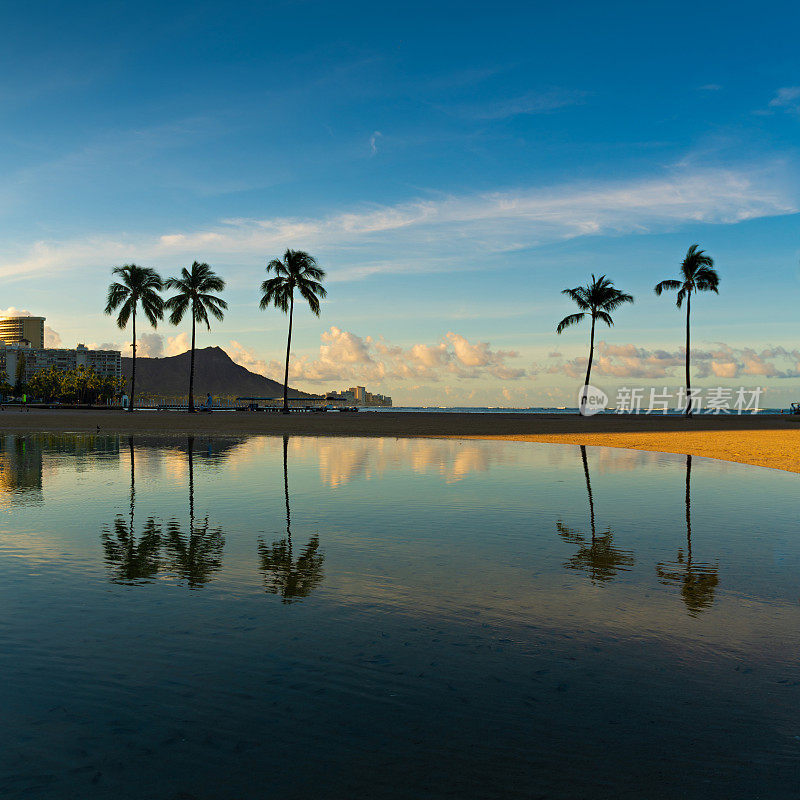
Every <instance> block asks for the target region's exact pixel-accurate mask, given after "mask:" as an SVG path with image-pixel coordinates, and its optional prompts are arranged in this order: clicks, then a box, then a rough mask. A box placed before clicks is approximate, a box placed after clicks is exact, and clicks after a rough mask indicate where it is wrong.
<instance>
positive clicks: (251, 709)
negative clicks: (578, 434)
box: [0, 433, 800, 800]
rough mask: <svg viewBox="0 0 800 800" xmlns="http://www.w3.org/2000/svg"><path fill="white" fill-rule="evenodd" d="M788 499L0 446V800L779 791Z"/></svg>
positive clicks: (740, 472)
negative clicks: (15, 799) (13, 799)
mask: <svg viewBox="0 0 800 800" xmlns="http://www.w3.org/2000/svg"><path fill="white" fill-rule="evenodd" d="M799 481H800V476H797V475H794V474H789V473H782V472H778V471H773V470H766V469H761V468H755V467H746V466H742V465H736V464H728V463H723V462H717V461H710V460H706V459H700V458H694V459H692V458H691V457H684V456H671V455H661V454H654V453H643V452H635V451H626V450H613V449H607V448H581V447H576V446H571V445H539V444H529V443H520V442H492V441H458V440H436V439H404V440H402V439H401V440H394V439H356V438H353V439H347V438H336V437H325V438H322V437H319V438H314V437H285V438H281V437H250V438H236V439H225V438H213V439H209V438H208V437H196V438H190V439H187V438H185V437H184V438H169V437H157V438H156V437H147V436H135V437H133V438H129V437H120V436H100V435H98V436H87V435H63V434H62V435H55V434H54V435H48V434H36V435H25V436H21V435H20V436H17V435H8V434H1V433H0V719H1V720H2V724H0V797H2V798H3V800H10V799H11V798H26V800H27V799H28V798H36V800H50V799H51V798H53V799H54V800H55V799H56V798H58V799H59V800H62V799H63V798H67V799H70V800H71V798H81V800H83V798H106V797H108V798H148V799H149V798H153V799H157V800H160V799H161V798H165V799H167V800H173V799H174V800H177V799H178V798H183V800H188V799H191V798H198V800H212V799H213V800H217V799H218V798H220V799H222V800H241V799H242V798H247V799H248V800H249V798H271V797H280V798H282V800H292V799H293V798H311V797H320V798H442V797H454V798H465V797H470V798H471V797H477V798H506V797H508V798H570V799H572V798H606V797H607V798H643V799H644V800H649V799H651V798H676V797H681V798H695V797H696V798H704V799H706V798H725V799H726V800H730V799H731V798H747V799H748V800H750V799H751V798H762V797H763V798H784V797H785V798H796V797H797V796H798V795H800V789H798V787H799V786H800V515H799V514H798V488H800V486H799Z"/></svg>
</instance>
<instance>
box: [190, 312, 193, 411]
mask: <svg viewBox="0 0 800 800" xmlns="http://www.w3.org/2000/svg"><path fill="white" fill-rule="evenodd" d="M189 413H190V414H194V308H192V355H191V358H190V361H189Z"/></svg>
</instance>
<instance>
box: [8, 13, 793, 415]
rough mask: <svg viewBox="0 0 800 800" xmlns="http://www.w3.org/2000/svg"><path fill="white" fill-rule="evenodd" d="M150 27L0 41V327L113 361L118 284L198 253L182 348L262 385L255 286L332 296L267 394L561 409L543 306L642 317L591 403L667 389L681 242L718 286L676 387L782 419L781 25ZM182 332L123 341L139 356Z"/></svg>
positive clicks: (701, 313) (788, 55) (564, 22)
mask: <svg viewBox="0 0 800 800" xmlns="http://www.w3.org/2000/svg"><path fill="white" fill-rule="evenodd" d="M310 7H313V9H314V13H313V14H308V13H307V12H308V9H309V8H310ZM155 8H156V7H155V6H152V5H150V4H143V5H142V6H141V7H140V8H138V7H137V9H135V10H130V9H126V10H125V11H124V12H123V11H122V10H121V9H120V8H118V7H113V6H107V5H103V4H91V3H90V4H87V5H86V6H85V7H84V9H83V11H82V15H74V14H71V13H67V11H66V9H61V8H57V7H56V8H55V10H54V13H53V14H52V15H51V17H50V18H49V19H48V20H47V21H45V22H42V20H41V19H40V15H39V14H36V13H34V11H32V10H28V11H25V10H22V9H15V11H14V14H13V17H12V16H11V15H8V19H7V20H5V21H6V23H7V30H8V31H9V37H8V38H9V46H8V47H7V48H6V50H5V52H4V53H3V54H2V56H0V58H2V60H3V65H4V67H5V71H6V74H8V76H9V79H8V81H7V87H6V90H5V92H4V94H3V95H2V97H0V107H2V108H3V109H4V117H5V119H4V122H5V125H4V147H3V149H2V151H0V169H2V171H3V175H4V189H3V191H2V193H0V230H2V232H3V237H2V241H3V247H2V248H0V278H2V281H3V286H4V292H3V299H2V301H0V315H1V314H3V313H4V312H8V311H11V313H14V312H15V311H16V312H19V311H20V310H22V311H27V312H29V313H31V314H32V315H37V316H44V317H46V318H47V323H46V324H47V326H48V327H49V329H50V330H49V333H48V332H47V331H46V339H47V338H48V337H49V344H50V346H57V345H60V346H62V347H74V346H75V344H76V343H77V342H86V343H87V345H90V346H91V345H94V346H97V347H101V346H102V347H107V346H109V345H113V346H114V347H115V348H117V347H118V348H119V349H122V350H123V355H126V354H127V353H126V352H125V348H124V344H125V342H126V341H127V340H128V338H129V337H128V335H127V333H123V332H121V331H119V330H117V329H116V328H115V326H114V324H113V320H111V319H109V318H104V316H103V314H102V307H103V296H104V293H105V290H106V287H107V285H108V283H109V281H110V270H111V268H112V267H114V266H118V265H120V264H123V263H129V262H135V263H140V264H142V265H144V266H153V267H155V268H156V269H157V270H158V271H159V272H160V273H161V275H162V276H164V277H167V276H169V275H173V274H176V273H177V272H178V271H179V270H180V268H181V267H185V266H188V265H189V264H191V263H192V261H193V260H195V259H197V260H200V261H207V262H208V263H209V264H211V265H212V267H213V268H214V269H215V270H216V271H217V272H218V273H219V274H220V275H221V276H223V277H224V278H225V279H226V281H227V282H228V288H227V290H226V292H225V298H226V299H227V300H228V302H229V303H230V311H229V313H228V314H227V315H226V319H225V320H224V322H222V323H220V324H218V325H216V326H215V328H214V330H212V331H211V333H207V332H205V331H199V332H198V347H204V346H208V345H212V344H214V345H219V346H221V347H223V348H224V349H225V350H226V351H227V352H228V353H229V354H230V355H231V356H232V357H233V358H234V360H236V361H238V362H239V363H241V364H243V365H244V366H246V367H248V368H249V369H251V370H254V371H257V372H261V373H263V374H266V375H268V376H269V377H271V378H273V379H275V380H279V381H280V380H282V365H281V361H282V357H283V353H282V351H283V349H284V347H285V319H284V317H283V315H281V314H278V313H275V312H260V311H259V310H258V285H259V284H260V282H261V281H262V280H263V279H264V277H265V273H264V267H265V266H266V263H267V261H268V260H269V259H271V258H275V257H279V256H280V255H281V253H282V252H283V250H284V249H285V248H286V247H292V248H296V249H303V250H307V251H309V252H310V253H312V254H313V255H314V256H316V257H317V258H318V260H319V262H320V265H321V266H322V267H324V268H325V269H326V271H327V272H328V281H327V282H326V285H327V286H328V289H329V297H328V299H327V300H326V301H325V302H324V303H323V306H322V315H321V317H320V319H316V318H314V317H313V316H312V315H311V314H309V313H308V312H307V311H305V312H304V311H298V313H297V316H296V320H295V329H294V337H295V338H294V344H293V353H294V357H293V362H292V371H291V372H290V385H292V386H295V387H296V388H299V389H303V390H306V391H310V392H319V391H322V390H325V389H328V388H329V387H331V386H336V385H342V386H349V385H368V386H370V387H371V389H372V390H373V391H376V392H380V393H384V394H390V395H392V396H393V398H394V401H395V404H396V405H404V404H408V403H409V401H411V400H412V398H413V405H512V406H521V407H524V406H538V405H545V406H549V405H574V404H575V396H576V394H577V389H578V386H579V385H580V383H581V382H582V372H583V371H585V368H584V367H583V366H582V365H583V364H585V361H584V359H585V357H586V350H587V340H588V332H587V331H585V330H583V329H581V328H576V329H574V330H571V331H569V332H568V333H564V334H563V335H562V336H560V337H557V336H556V333H555V326H556V324H557V322H558V320H559V319H561V318H562V317H563V316H564V315H565V314H567V313H570V311H571V309H570V307H569V301H568V300H567V299H566V298H562V297H561V295H560V292H561V290H562V289H564V288H567V287H573V286H578V285H581V284H584V283H585V282H586V281H587V280H588V278H589V275H590V273H596V274H598V275H599V274H607V275H608V276H609V277H610V278H611V279H612V280H613V281H614V283H615V285H616V286H618V287H619V288H620V289H622V290H624V291H626V292H630V293H631V294H633V295H634V296H635V299H636V302H635V304H634V305H633V306H631V307H629V308H624V309H621V310H620V311H619V312H618V314H616V315H615V323H616V324H615V327H614V328H611V329H603V330H602V331H599V332H598V342H599V343H598V348H597V353H596V357H595V366H594V368H593V373H592V375H593V378H594V380H593V382H594V383H596V385H598V386H600V387H602V388H603V389H605V390H606V391H607V392H608V393H609V394H610V395H613V394H614V391H615V390H616V388H617V387H619V386H621V385H624V384H627V385H631V384H632V383H635V384H636V385H644V386H647V387H650V386H655V387H659V388H660V387H661V386H671V387H674V386H678V385H680V384H681V383H682V376H681V371H682V365H683V357H682V350H681V347H682V342H683V324H684V320H683V316H682V314H681V312H679V311H678V310H677V309H676V308H675V303H674V300H673V299H671V298H667V297H662V298H657V297H655V296H654V294H653V286H654V285H655V283H656V282H657V281H659V280H661V279H663V278H665V277H668V276H670V275H672V274H674V273H675V272H676V270H677V266H678V264H679V263H680V261H681V259H682V258H683V255H684V254H685V252H686V249H687V248H688V247H689V246H690V245H691V244H693V243H695V242H697V243H699V245H700V247H702V248H703V249H705V250H706V251H707V252H708V253H709V254H710V255H711V256H712V257H713V258H714V260H715V262H716V266H717V269H718V271H719V273H720V277H721V283H720V294H719V296H704V297H701V298H699V299H698V301H697V303H696V305H694V304H693V311H692V313H693V326H692V327H693V351H694V348H695V347H696V349H697V353H694V352H693V361H694V365H695V370H696V371H695V379H696V381H697V385H698V386H706V387H708V386H717V385H724V386H740V385H743V386H749V387H752V386H756V385H761V386H765V387H766V388H767V393H766V394H765V396H764V397H763V398H762V403H763V404H764V405H766V406H771V407H776V406H783V405H786V404H788V402H789V401H791V400H796V399H798V398H797V397H796V396H795V394H796V391H795V387H796V386H797V378H798V376H800V350H798V346H797V344H796V342H797V330H796V321H795V317H796V313H795V311H794V307H795V305H796V298H797V291H798V288H800V269H798V257H799V256H800V242H798V216H797V215H798V208H799V207H800V198H799V197H798V191H797V188H796V187H797V177H798V162H799V159H798V152H797V145H796V140H797V133H798V126H800V74H799V73H798V72H797V70H796V68H795V66H794V61H795V55H794V49H795V42H794V37H793V35H792V30H793V26H792V25H786V26H782V27H781V28H780V29H778V28H776V26H775V24H774V19H776V18H785V19H787V20H788V19H790V18H792V17H796V15H797V12H796V10H795V9H794V7H793V6H792V5H790V4H789V3H768V10H765V9H763V8H762V9H760V11H759V13H758V15H755V14H748V13H746V12H745V11H742V12H741V13H737V12H736V10H735V9H732V10H731V11H730V13H729V14H728V15H727V16H725V17H724V18H722V19H721V18H720V15H719V14H718V13H716V12H715V11H714V10H713V9H702V8H697V7H696V6H695V5H691V6H690V5H689V4H688V3H678V4H670V5H669V6H668V5H666V4H652V5H649V6H648V8H646V9H643V8H641V7H639V6H637V5H636V4H633V3H617V4H615V5H614V6H613V8H612V9H610V10H609V9H608V8H604V9H601V8H598V7H596V6H595V5H592V4H589V3H579V4H577V5H576V6H574V7H571V8H570V9H565V10H558V9H554V8H523V7H521V6H520V4H501V5H500V6H499V7H498V6H496V5H494V6H493V7H492V12H491V14H490V13H489V12H488V9H486V10H484V13H483V20H482V24H480V25H476V24H475V22H476V21H475V17H474V15H472V16H471V18H470V19H469V20H461V19H459V18H458V16H457V15H453V14H452V12H451V10H448V9H446V8H444V7H441V8H433V9H430V8H428V7H426V6H422V5H421V4H413V3H412V4H410V5H408V6H407V7H404V9H403V12H402V14H401V13H399V12H393V11H388V10H385V9H383V10H376V9H374V8H372V7H370V6H368V5H367V4H358V3H351V4H347V5H346V6H344V7H341V6H339V7H337V8H336V9H333V8H329V7H326V6H324V5H319V6H316V5H314V4H299V5H298V4H285V5H280V6H275V7H270V8H269V9H265V8H260V7H258V6H256V5H253V6H250V5H246V4H245V5H237V7H236V8H231V9H227V10H221V9H220V8H219V7H218V6H217V5H214V4H204V3H200V4H193V5H192V6H189V5H188V4H180V3H179V4H174V5H172V6H170V7H169V8H166V9H165V8H161V7H159V8H158V13H157V18H158V19H159V25H158V26H153V25H152V20H153V18H154V9H155ZM478 13H481V12H480V11H478ZM609 14H611V15H612V16H613V17H614V18H615V20H616V22H615V25H614V26H609V25H608V24H605V25H599V24H598V20H599V19H600V18H607V17H608V16H609ZM606 22H607V19H606ZM301 27H302V31H303V36H302V37H299V38H300V39H301V40H302V44H300V45H298V44H297V41H298V37H297V36H296V33H297V31H298V30H300V28H301ZM599 29H602V30H603V31H604V36H603V37H602V38H600V37H598V36H597V35H596V31H597V30H599ZM687 31H694V32H695V33H696V34H697V36H695V35H689V34H688V33H687ZM265 32H268V34H269V36H268V37H267V44H266V45H265V41H264V33H265ZM705 34H708V35H705ZM698 38H701V39H702V45H698ZM134 42H135V44H134ZM699 47H702V57H700V56H699V55H698V54H697V53H696V52H695V51H696V50H697V49H698V48H699ZM611 54H613V58H611V57H610V55H611ZM55 64H58V65H59V69H58V70H54V69H53V65H55ZM55 119H57V120H58V124H57V125H53V124H47V122H46V121H47V120H50V122H51V123H52V120H55ZM65 298H66V300H65ZM387 298H388V299H389V301H388V302H387ZM187 333H188V331H187V330H186V328H185V327H184V328H174V327H172V326H169V325H166V324H163V325H161V326H159V328H158V330H157V331H152V330H151V329H148V328H145V327H143V328H142V330H141V335H140V338H139V342H140V348H141V349H140V354H141V355H146V354H148V353H149V354H150V355H158V354H164V355H167V354H173V353H177V352H182V351H183V350H185V349H187V347H188V340H187Z"/></svg>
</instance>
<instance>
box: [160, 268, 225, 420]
mask: <svg viewBox="0 0 800 800" xmlns="http://www.w3.org/2000/svg"><path fill="white" fill-rule="evenodd" d="M164 287H165V288H166V289H175V290H176V291H177V292H178V293H177V294H176V295H173V296H172V297H170V298H169V300H167V302H166V303H165V304H164V307H165V308H166V309H167V310H168V311H169V312H170V315H169V321H170V322H171V323H172V324H173V325H180V323H181V320H182V319H183V315H184V314H185V313H186V312H187V311H189V310H190V309H191V314H192V355H191V360H190V363H189V413H191V414H193V413H194V334H195V323H197V322H205V324H206V328H208V330H211V322H210V321H209V319H208V315H209V313H210V314H211V315H212V316H213V317H215V318H216V319H219V320H221V319H222V318H223V317H224V316H225V314H224V310H225V309H226V308H227V307H228V304H227V303H226V302H225V301H224V300H223V299H222V298H220V297H217V296H216V295H215V294H212V292H221V291H222V290H223V289H224V288H225V281H224V280H222V278H220V277H219V275H217V274H216V273H215V272H214V271H213V270H212V269H211V267H209V266H208V264H199V263H198V262H197V261H195V262H194V263H193V264H192V267H191V270H188V269H186V267H184V268H183V269H182V270H181V275H180V277H179V278H167V280H166V281H165V282H164Z"/></svg>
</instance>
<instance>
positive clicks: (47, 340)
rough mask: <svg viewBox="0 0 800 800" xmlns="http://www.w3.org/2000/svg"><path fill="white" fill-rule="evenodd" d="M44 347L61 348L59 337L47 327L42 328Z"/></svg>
mask: <svg viewBox="0 0 800 800" xmlns="http://www.w3.org/2000/svg"><path fill="white" fill-rule="evenodd" d="M44 346H45V347H61V336H60V335H59V334H58V332H56V331H54V330H53V329H52V328H51V327H50V326H49V325H45V326H44Z"/></svg>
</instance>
